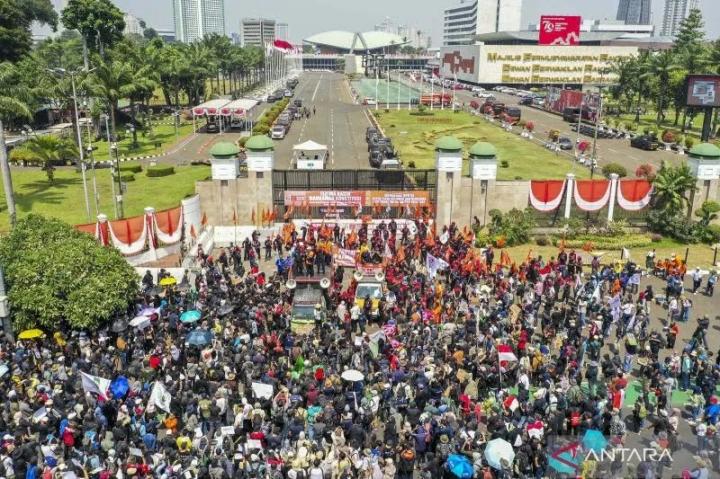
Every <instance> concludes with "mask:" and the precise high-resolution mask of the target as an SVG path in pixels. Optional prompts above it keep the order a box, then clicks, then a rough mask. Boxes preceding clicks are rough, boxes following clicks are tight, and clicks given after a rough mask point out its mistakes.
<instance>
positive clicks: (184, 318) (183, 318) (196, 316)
mask: <svg viewBox="0 0 720 479" xmlns="http://www.w3.org/2000/svg"><path fill="white" fill-rule="evenodd" d="M200 316H202V315H201V314H200V311H198V310H197V309H191V310H190V311H185V312H184V313H183V314H181V315H180V322H182V323H194V322H195V321H198V320H200Z"/></svg>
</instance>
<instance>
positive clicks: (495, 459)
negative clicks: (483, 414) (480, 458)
mask: <svg viewBox="0 0 720 479" xmlns="http://www.w3.org/2000/svg"><path fill="white" fill-rule="evenodd" d="M485 459H486V460H487V462H488V464H489V465H490V467H492V468H493V469H497V470H498V471H500V470H503V469H508V468H509V467H510V466H512V463H513V461H514V460H515V451H514V450H513V447H512V445H511V444H510V443H509V442H507V441H506V440H505V439H493V440H492V441H490V442H488V443H487V446H485ZM503 463H505V464H504V465H503Z"/></svg>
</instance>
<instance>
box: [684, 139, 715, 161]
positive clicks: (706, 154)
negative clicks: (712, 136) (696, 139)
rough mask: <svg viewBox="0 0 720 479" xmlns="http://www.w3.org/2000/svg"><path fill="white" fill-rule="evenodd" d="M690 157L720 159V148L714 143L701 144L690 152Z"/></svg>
mask: <svg viewBox="0 0 720 479" xmlns="http://www.w3.org/2000/svg"><path fill="white" fill-rule="evenodd" d="M690 156H697V157H699V158H706V159H720V148H718V147H717V146H715V145H713V144H712V143H700V144H698V145H695V146H693V147H692V149H691V150H690Z"/></svg>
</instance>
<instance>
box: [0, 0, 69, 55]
mask: <svg viewBox="0 0 720 479" xmlns="http://www.w3.org/2000/svg"><path fill="white" fill-rule="evenodd" d="M33 22H38V23H41V24H46V25H50V27H51V28H52V29H53V31H55V29H56V28H57V13H55V9H54V8H53V5H52V3H51V2H50V0H0V62H4V61H11V62H16V61H18V60H19V59H20V58H22V57H23V56H24V55H25V54H27V53H28V52H29V51H30V49H31V48H32V32H31V29H32V24H33Z"/></svg>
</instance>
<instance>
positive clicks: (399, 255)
mask: <svg viewBox="0 0 720 479" xmlns="http://www.w3.org/2000/svg"><path fill="white" fill-rule="evenodd" d="M395 257H396V258H397V261H398V263H402V262H403V261H405V246H403V245H400V247H399V248H398V249H397V254H396V255H395Z"/></svg>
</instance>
